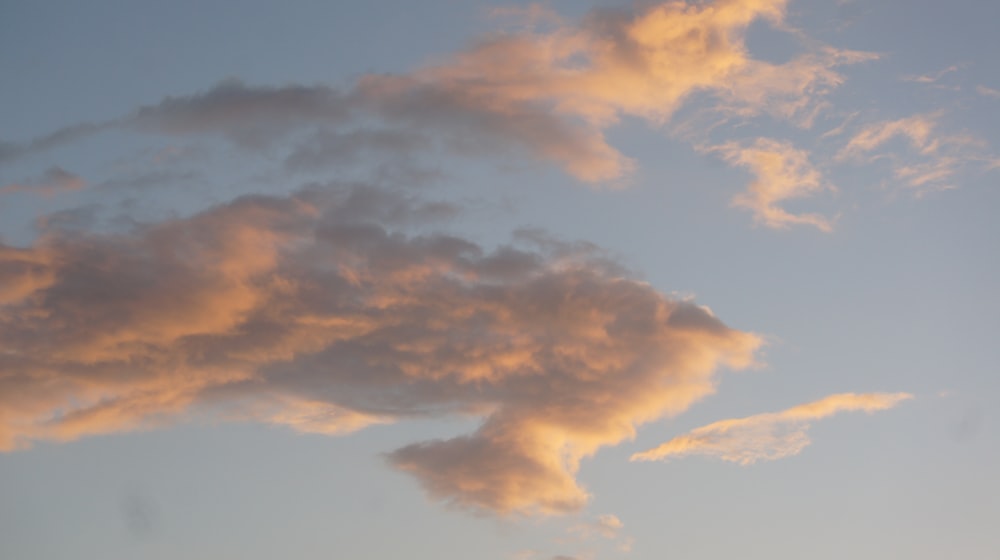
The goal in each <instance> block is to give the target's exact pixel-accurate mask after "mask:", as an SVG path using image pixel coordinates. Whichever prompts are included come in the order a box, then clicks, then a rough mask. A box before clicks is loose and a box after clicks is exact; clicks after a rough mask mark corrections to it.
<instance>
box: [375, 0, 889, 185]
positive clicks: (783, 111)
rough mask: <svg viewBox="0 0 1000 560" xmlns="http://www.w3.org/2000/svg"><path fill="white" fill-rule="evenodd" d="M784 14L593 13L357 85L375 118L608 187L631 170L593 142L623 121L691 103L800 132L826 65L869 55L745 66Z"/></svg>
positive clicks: (732, 3) (755, 3)
mask: <svg viewBox="0 0 1000 560" xmlns="http://www.w3.org/2000/svg"><path fill="white" fill-rule="evenodd" d="M785 8H786V1H785V0H720V1H717V2H714V3H711V4H688V3H685V2H667V3H661V4H655V5H649V6H647V7H644V8H639V9H636V10H635V11H626V10H598V11H594V12H592V13H591V14H589V15H588V16H586V17H585V18H584V19H583V21H582V22H581V23H579V24H566V23H561V22H559V21H558V20H557V21H556V23H555V24H552V25H549V26H547V27H545V29H544V31H532V30H524V29H519V30H517V31H516V32H510V33H503V34H498V35H496V36H493V37H489V38H487V39H484V40H482V41H480V42H479V43H477V44H476V45H475V46H474V47H473V48H471V49H468V50H467V51H465V52H462V53H460V54H458V55H456V56H454V57H453V58H452V59H450V60H447V61H445V62H443V63H441V64H439V65H436V66H432V67H429V68H425V69H423V70H420V71H417V72H414V73H413V74H411V75H409V76H375V75H372V76H366V77H365V78H364V79H363V80H362V81H361V83H360V84H359V90H360V91H361V92H362V93H363V95H362V97H363V98H364V99H366V100H370V101H372V102H374V103H375V104H376V106H377V107H379V110H380V111H382V112H383V114H391V115H393V116H394V117H397V118H404V117H405V118H410V119H418V120H421V123H440V122H449V121H451V122H453V123H455V124H460V125H461V126H464V127H467V128H468V130H470V131H472V130H474V131H476V134H477V135H480V136H488V135H490V134H500V135H501V136H503V137H508V138H516V139H518V142H519V143H520V144H522V145H524V146H527V147H528V148H529V149H530V150H531V151H532V152H533V153H537V154H541V155H543V156H544V157H545V158H546V159H550V160H553V161H555V162H557V163H559V164H561V165H562V166H563V167H564V168H565V169H566V170H567V171H569V172H570V173H571V174H573V175H574V176H576V177H577V178H579V179H581V180H584V181H589V182H608V181H614V180H617V179H620V178H622V177H623V176H625V175H627V174H628V172H629V171H630V170H631V169H632V167H634V162H632V161H631V160H630V159H628V158H626V157H625V156H624V155H622V154H621V153H619V152H618V151H617V150H615V149H614V148H612V147H611V146H610V145H609V144H608V143H607V141H606V139H605V136H604V132H605V130H606V129H607V128H608V127H610V126H612V125H614V124H615V123H617V122H619V120H620V119H622V118H623V117H638V118H641V119H643V120H646V121H648V122H651V123H654V124H663V123H666V122H667V121H669V120H670V118H671V117H672V116H673V115H674V113H675V112H676V111H677V110H678V109H679V108H680V107H681V106H682V105H683V104H684V103H686V102H687V101H688V100H690V99H692V98H694V97H695V96H697V97H699V98H702V99H705V100H710V101H711V103H712V106H713V110H714V111H716V112H721V113H724V114H727V115H736V116H741V117H750V116H756V115H759V114H764V113H766V114H770V115H772V116H775V117H778V118H781V119H788V120H793V121H798V122H800V123H802V124H803V125H808V122H811V120H812V118H813V117H814V116H815V114H816V111H817V110H818V109H819V108H821V106H822V103H821V101H820V100H821V99H822V97H823V96H825V95H826V93H828V92H829V91H830V90H831V89H832V88H834V87H836V86H838V85H839V84H840V83H842V81H843V78H842V77H841V76H840V75H839V74H837V73H836V72H835V71H834V68H835V67H837V66H840V65H845V64H853V63H857V62H861V61H863V60H869V59H871V58H874V55H871V54H866V53H859V52H853V51H840V50H836V49H832V48H828V47H821V48H815V49H812V50H808V51H806V52H805V53H804V54H802V55H800V56H798V57H795V58H793V59H791V60H790V61H788V62H786V63H784V64H772V63H769V62H765V61H762V60H757V59H754V58H752V56H751V55H750V53H749V51H748V48H747V46H746V42H745V38H744V34H745V32H746V30H747V28H748V27H749V26H750V25H751V24H752V23H753V22H755V21H758V20H762V21H766V22H768V23H769V24H771V25H772V26H774V27H777V28H781V27H782V26H783V18H784V14H785ZM532 17H535V16H532ZM547 21H552V19H551V18H547Z"/></svg>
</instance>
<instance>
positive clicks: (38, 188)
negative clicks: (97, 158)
mask: <svg viewBox="0 0 1000 560" xmlns="http://www.w3.org/2000/svg"><path fill="white" fill-rule="evenodd" d="M86 185H87V182H86V181H84V180H83V178H82V177H80V176H79V175H76V174H74V173H70V172H69V171H66V170H65V169H63V168H62V167H59V166H53V167H50V168H49V169H47V170H46V171H45V173H43V174H42V175H41V176H40V177H37V178H35V179H29V180H27V181H24V182H21V183H11V184H9V185H4V186H0V195H3V194H10V193H16V192H24V193H32V194H37V195H41V196H46V197H51V196H55V195H57V194H60V193H64V192H69V191H76V190H80V189H82V188H83V187H85V186H86Z"/></svg>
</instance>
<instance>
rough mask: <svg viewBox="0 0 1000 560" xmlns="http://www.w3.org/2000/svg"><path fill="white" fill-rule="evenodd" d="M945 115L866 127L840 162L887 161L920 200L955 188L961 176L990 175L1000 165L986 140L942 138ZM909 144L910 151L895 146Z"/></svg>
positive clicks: (839, 156)
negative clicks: (979, 171) (976, 171)
mask: <svg viewBox="0 0 1000 560" xmlns="http://www.w3.org/2000/svg"><path fill="white" fill-rule="evenodd" d="M941 116H942V113H941V112H936V113H928V114H919V115H913V116H910V117H905V118H902V119H896V120H887V121H881V122H876V123H873V124H869V125H865V126H864V127H863V128H862V129H861V130H860V131H858V132H857V133H856V134H855V135H854V136H853V137H851V139H850V140H849V141H848V142H847V144H846V145H845V146H844V147H843V148H841V150H840V151H839V152H838V153H837V155H836V158H835V159H836V160H837V161H840V162H843V161H855V162H857V161H869V162H874V161H878V160H881V159H887V160H888V161H889V162H890V165H891V168H892V173H893V177H894V178H895V179H897V180H899V181H901V182H902V183H903V184H905V185H907V186H908V187H910V188H911V189H913V190H915V191H916V192H917V193H918V194H922V193H924V192H926V191H929V190H941V189H947V188H951V187H952V186H953V184H952V183H951V181H952V179H953V178H954V177H955V176H956V175H957V174H958V173H959V172H961V171H963V170H966V169H969V168H972V167H975V166H979V167H980V168H985V169H988V166H989V162H991V161H993V160H994V159H995V156H991V155H990V154H989V152H988V150H987V146H986V145H985V143H984V142H983V141H981V140H980V139H978V138H976V137H974V136H972V135H970V134H965V133H959V134H948V133H944V132H940V128H941V126H940V120H941ZM896 140H903V141H904V142H905V143H906V144H907V145H908V149H902V148H900V147H896V146H893V145H892V143H893V141H896Z"/></svg>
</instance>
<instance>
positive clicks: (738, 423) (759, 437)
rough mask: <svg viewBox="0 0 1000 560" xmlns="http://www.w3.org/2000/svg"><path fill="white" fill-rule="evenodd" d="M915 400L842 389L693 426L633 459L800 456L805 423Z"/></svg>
mask: <svg viewBox="0 0 1000 560" xmlns="http://www.w3.org/2000/svg"><path fill="white" fill-rule="evenodd" d="M910 398H913V395H910V394H908V393H864V394H856V393H841V394H837V395H830V396H828V397H826V398H823V399H820V400H818V401H814V402H811V403H807V404H802V405H799V406H795V407H792V408H789V409H786V410H783V411H781V412H772V413H766V414H757V415H754V416H747V417H745V418H734V419H730V420H720V421H718V422H713V423H712V424H709V425H707V426H702V427H700V428H696V429H694V430H692V431H690V432H688V433H687V434H684V435H682V436H678V437H675V438H674V439H672V440H670V441H668V442H666V443H664V444H662V445H659V446H657V447H655V448H653V449H649V450H647V451H643V452H641V453H636V454H634V455H632V461H662V460H667V459H672V458H675V457H676V458H680V457H686V456H689V455H705V456H709V457H715V458H718V459H722V460H723V461H729V462H733V463H739V464H741V465H752V464H754V463H756V462H757V461H773V460H775V459H781V458H784V457H790V456H792V455H798V454H799V453H800V452H801V451H802V450H803V449H805V447H806V446H807V445H809V444H810V440H809V435H808V430H809V423H810V422H811V421H813V420H820V419H822V418H826V417H828V416H832V415H834V414H837V413H839V412H848V411H864V412H867V413H869V414H871V413H873V412H877V411H880V410H887V409H890V408H892V407H894V406H896V405H897V404H899V403H900V402H902V401H904V400H907V399H910Z"/></svg>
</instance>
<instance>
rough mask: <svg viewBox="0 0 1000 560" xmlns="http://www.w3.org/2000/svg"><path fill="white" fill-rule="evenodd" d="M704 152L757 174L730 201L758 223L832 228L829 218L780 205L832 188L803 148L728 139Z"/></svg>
mask: <svg viewBox="0 0 1000 560" xmlns="http://www.w3.org/2000/svg"><path fill="white" fill-rule="evenodd" d="M705 151H708V152H715V153H718V154H720V155H721V156H722V158H723V159H725V160H726V161H727V162H728V163H730V164H732V165H738V166H740V167H744V168H746V169H748V170H749V171H750V172H751V173H753V175H754V176H755V177H756V179H755V180H754V181H753V182H752V183H751V184H750V187H749V188H748V189H747V191H746V192H744V193H741V194H738V195H736V196H735V197H734V198H733V204H734V205H735V206H738V207H740V208H746V209H748V210H750V211H752V212H753V214H754V221H756V222H757V223H759V224H763V225H765V226H767V227H770V228H775V229H783V228H787V227H789V226H792V225H811V226H813V227H815V228H817V229H819V230H820V231H826V232H829V231H832V229H833V226H832V224H831V223H830V221H829V220H828V219H827V218H825V217H823V216H821V215H819V214H792V213H790V212H788V211H787V210H785V209H784V208H782V207H781V206H779V204H780V203H781V202H783V201H786V200H789V199H795V198H802V197H805V196H808V195H811V194H814V193H816V192H819V191H822V190H830V189H832V187H830V186H828V185H826V184H824V181H823V178H822V175H821V174H820V172H819V171H818V170H817V169H816V168H815V167H813V165H812V163H811V162H810V161H809V154H808V153H807V152H806V151H804V150H799V149H796V148H794V147H793V146H792V145H791V144H789V143H788V142H783V141H779V140H772V139H769V138H757V139H756V140H755V141H754V142H753V143H752V144H741V143H738V142H728V143H726V144H722V145H719V146H712V147H709V148H706V149H705Z"/></svg>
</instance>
